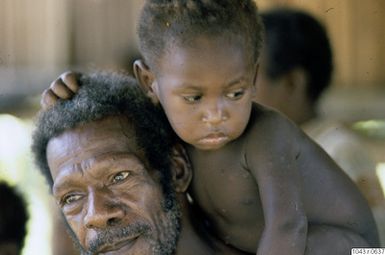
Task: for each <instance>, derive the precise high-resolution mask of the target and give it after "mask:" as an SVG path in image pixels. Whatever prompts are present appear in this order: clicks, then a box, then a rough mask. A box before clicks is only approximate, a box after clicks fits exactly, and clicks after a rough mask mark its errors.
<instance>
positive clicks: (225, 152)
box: [188, 106, 375, 252]
mask: <svg viewBox="0 0 385 255" xmlns="http://www.w3.org/2000/svg"><path fill="white" fill-rule="evenodd" d="M277 134H279V135H277ZM282 144H285V145H288V146H289V147H290V149H291V151H285V150H283V149H282V146H283V145H282ZM188 151H189V156H190V159H191V161H192V165H193V169H194V175H193V181H192V185H191V187H190V191H189V193H190V195H191V196H192V198H193V200H194V202H195V203H197V204H198V205H199V207H200V208H201V209H202V210H203V212H204V213H205V215H206V217H207V219H208V221H209V222H210V224H209V225H210V227H211V228H212V230H213V231H214V233H215V234H216V235H217V236H219V237H220V238H221V239H222V240H224V241H225V242H226V243H228V244H230V245H233V246H235V247H237V248H239V249H241V250H244V251H248V252H255V251H256V250H257V247H258V242H259V240H260V238H261V234H262V231H263V229H264V225H265V224H264V222H265V218H264V214H263V210H264V209H263V206H262V201H261V192H264V191H263V190H259V187H261V186H263V185H264V183H263V182H265V178H264V176H269V175H274V174H275V173H276V172H277V169H285V168H287V169H289V168H290V169H289V170H290V171H293V172H297V173H299V176H298V177H299V178H298V179H299V180H300V183H299V184H300V185H298V187H292V189H291V190H294V191H295V190H299V192H300V194H301V196H302V197H301V199H298V200H299V201H290V202H291V203H298V204H301V203H302V202H303V203H302V205H303V208H304V211H305V213H306V216H307V219H308V222H309V223H310V224H328V225H334V226H341V227H344V228H348V229H351V230H353V231H356V232H358V233H359V234H362V235H363V236H364V237H366V238H368V239H371V238H373V239H375V237H374V236H375V227H374V225H373V224H374V223H373V222H372V218H371V216H370V210H369V207H368V206H367V205H366V202H365V201H364V199H363V198H362V196H361V194H359V193H358V190H357V189H356V188H355V186H354V184H353V183H352V182H351V181H350V180H349V179H348V178H347V177H346V175H345V174H344V173H343V172H342V171H341V170H340V169H339V168H338V167H337V166H336V165H335V163H334V162H333V161H332V160H331V159H330V158H329V157H328V156H327V155H326V154H325V153H324V152H323V151H322V150H321V149H320V148H319V147H318V146H317V145H315V144H314V143H313V142H312V141H311V140H310V139H309V138H307V137H306V136H305V135H304V134H303V133H302V132H301V131H299V129H297V128H296V127H294V126H293V125H292V124H291V123H290V122H289V121H288V120H286V119H285V118H283V117H281V116H278V114H276V113H275V112H272V111H268V110H265V109H264V108H262V107H259V106H255V107H254V109H253V112H252V116H251V118H250V123H249V126H248V128H247V129H246V131H245V133H244V134H243V135H242V136H241V137H240V138H238V139H237V140H235V141H233V142H231V143H229V144H227V145H226V146H224V147H223V148H221V149H219V150H215V151H199V150H196V149H194V148H191V147H189V148H188ZM283 165H284V166H283ZM293 168H294V169H293ZM278 172H279V171H278ZM293 178H295V177H293ZM287 179H288V178H284V179H280V178H279V177H278V178H276V179H275V181H278V180H279V181H280V182H282V183H285V182H287V181H288V180H287ZM278 185H279V183H278ZM265 187H266V188H267V189H268V188H269V187H270V185H267V186H265ZM266 188H265V189H266ZM291 190H288V192H292V191H291ZM265 192H266V194H270V193H274V192H269V190H267V191H265ZM279 196H280V197H279V198H278V199H281V200H282V201H285V197H289V196H288V194H279ZM300 200H302V201H300ZM264 204H266V202H265V203H264ZM266 206H268V204H266ZM266 206H265V208H266ZM286 213H287V212H285V211H284V210H281V211H280V212H278V214H275V215H282V217H287V215H286ZM266 217H269V216H268V215H267V216H266ZM275 217H277V216H275ZM278 218H279V217H278ZM271 220H274V219H271ZM373 231H374V232H373ZM369 241H370V240H369Z"/></svg>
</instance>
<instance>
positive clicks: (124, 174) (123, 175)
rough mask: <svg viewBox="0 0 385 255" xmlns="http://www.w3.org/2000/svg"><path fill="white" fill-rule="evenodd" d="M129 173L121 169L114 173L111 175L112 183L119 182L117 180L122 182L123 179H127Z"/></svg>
mask: <svg viewBox="0 0 385 255" xmlns="http://www.w3.org/2000/svg"><path fill="white" fill-rule="evenodd" d="M129 175H130V171H122V172H119V173H117V174H115V175H114V176H113V177H112V183H113V184H115V183H119V182H122V181H124V180H125V179H127V177H128V176H129Z"/></svg>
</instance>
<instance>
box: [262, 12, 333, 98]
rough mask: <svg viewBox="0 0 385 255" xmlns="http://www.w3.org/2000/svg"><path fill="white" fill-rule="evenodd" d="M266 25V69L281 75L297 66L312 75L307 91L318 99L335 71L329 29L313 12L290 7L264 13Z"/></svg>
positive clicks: (278, 75) (309, 95)
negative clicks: (308, 12) (326, 28)
mask: <svg viewBox="0 0 385 255" xmlns="http://www.w3.org/2000/svg"><path fill="white" fill-rule="evenodd" d="M261 16H262V21H263V23H264V25H265V46H264V47H265V53H266V70H267V75H268V76H269V77H270V78H271V79H278V78H280V77H281V76H282V75H284V74H286V73H287V72H289V71H291V70H292V69H293V68H296V67H300V68H303V69H304V70H305V72H306V74H307V75H308V84H307V95H308V97H309V99H311V100H312V101H313V102H315V101H316V100H317V99H318V98H319V96H320V95H321V93H322V92H323V91H324V90H325V89H326V88H327V87H328V86H329V84H330V80H331V75H332V71H333V59H332V50H331V46H330V42H329V38H328V36H327V32H326V30H325V28H324V27H323V26H322V24H321V23H320V22H319V21H318V20H317V19H315V18H313V17H312V16H311V15H309V14H307V13H305V12H303V11H300V10H294V9H289V8H279V9H274V10H270V11H268V12H266V13H262V14H261Z"/></svg>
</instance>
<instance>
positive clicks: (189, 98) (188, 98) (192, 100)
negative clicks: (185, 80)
mask: <svg viewBox="0 0 385 255" xmlns="http://www.w3.org/2000/svg"><path fill="white" fill-rule="evenodd" d="M201 98H202V96H201V95H187V96H183V99H184V100H185V101H187V102H188V103H195V102H198V101H199V100H201Z"/></svg>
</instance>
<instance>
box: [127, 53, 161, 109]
mask: <svg viewBox="0 0 385 255" xmlns="http://www.w3.org/2000/svg"><path fill="white" fill-rule="evenodd" d="M133 69H134V75H135V78H136V79H137V80H138V82H139V85H140V87H141V88H142V90H143V91H144V93H145V94H146V95H147V96H148V97H149V98H150V99H151V101H152V102H153V103H154V104H158V103H159V100H158V96H157V95H156V93H155V92H154V88H153V86H154V82H155V77H154V74H153V72H152V71H151V70H150V68H149V67H148V66H147V65H146V64H145V63H144V61H143V60H141V59H138V60H135V62H134V66H133Z"/></svg>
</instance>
